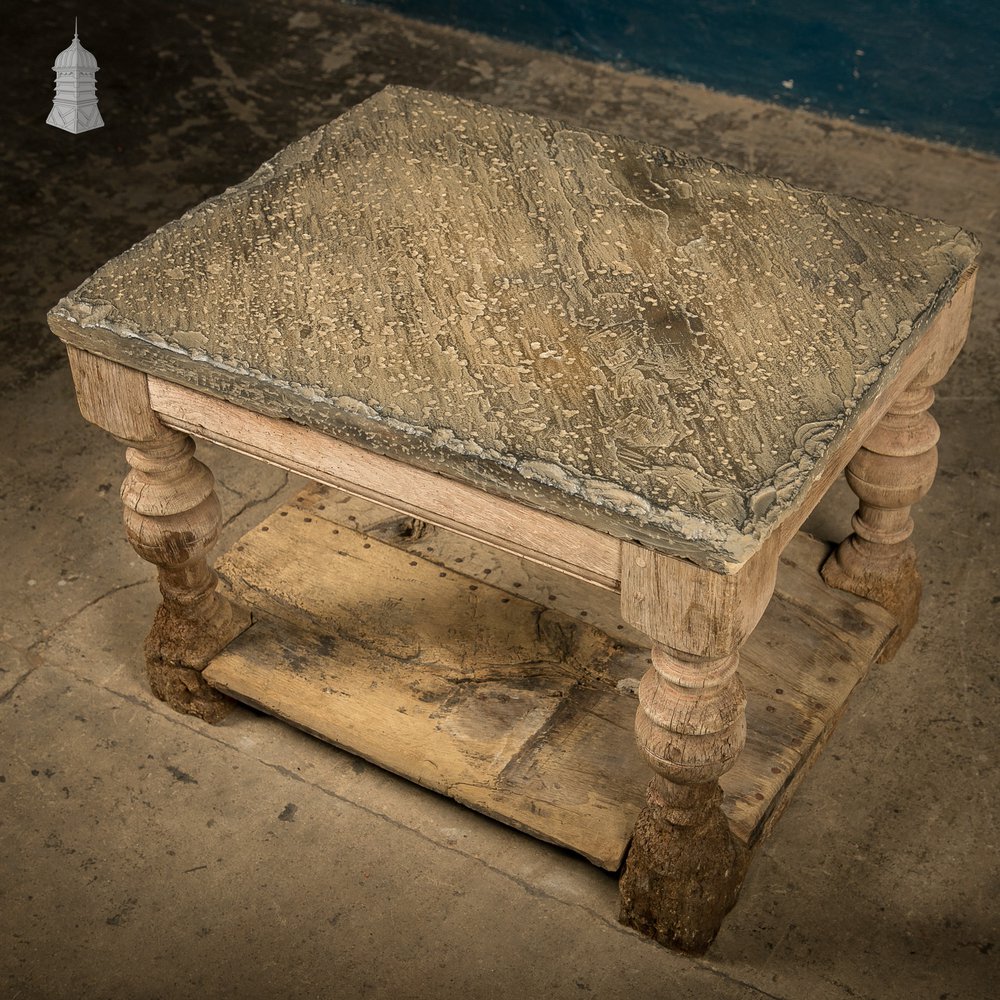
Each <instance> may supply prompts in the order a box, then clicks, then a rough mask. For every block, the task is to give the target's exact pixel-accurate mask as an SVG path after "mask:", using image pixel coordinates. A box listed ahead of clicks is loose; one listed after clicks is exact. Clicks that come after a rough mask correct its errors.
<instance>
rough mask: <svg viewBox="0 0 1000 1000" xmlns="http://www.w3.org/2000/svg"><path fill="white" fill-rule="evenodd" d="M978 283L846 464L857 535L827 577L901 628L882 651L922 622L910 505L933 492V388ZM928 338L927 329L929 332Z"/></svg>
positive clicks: (957, 343) (960, 335) (887, 652)
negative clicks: (882, 611) (925, 360)
mask: <svg viewBox="0 0 1000 1000" xmlns="http://www.w3.org/2000/svg"><path fill="white" fill-rule="evenodd" d="M973 285H974V282H973V281H972V280H969V281H967V282H966V284H965V285H964V286H963V287H962V288H961V289H960V290H959V291H958V292H956V293H955V295H954V297H953V299H952V301H951V302H950V303H949V305H948V306H947V307H946V308H945V310H944V311H943V312H942V314H941V315H940V317H939V320H938V325H937V328H936V329H935V330H934V331H932V332H933V333H934V334H936V335H937V342H936V343H935V345H934V352H933V354H932V357H931V359H930V361H929V362H928V363H927V365H926V366H925V367H924V368H923V369H922V370H921V371H920V373H919V374H918V375H917V377H916V378H915V379H914V380H913V381H912V382H911V383H910V384H909V385H908V386H907V387H906V389H905V390H904V391H903V392H902V393H901V394H900V395H899V397H898V398H897V399H896V401H895V402H894V403H893V405H892V407H891V408H890V409H889V411H888V413H886V415H885V416H884V417H883V418H882V420H881V422H880V423H879V424H877V425H876V427H875V429H874V430H873V431H872V432H871V434H869V436H868V438H867V440H866V441H865V443H864V445H863V446H862V448H861V449H860V450H859V451H858V453H857V455H855V456H854V458H853V459H852V460H851V462H850V463H849V464H848V466H847V481H848V483H849V484H850V486H851V489H852V490H853V491H854V493H855V494H856V495H857V497H858V499H859V501H860V503H859V506H858V510H857V513H856V514H855V515H854V518H853V520H852V522H851V527H852V528H853V529H854V531H853V533H852V534H851V535H849V536H848V537H847V538H845V539H844V541H843V542H841V543H840V545H839V546H838V547H837V548H836V550H835V551H834V552H833V553H832V554H831V555H830V557H829V558H828V559H827V561H826V562H825V563H824V565H823V570H822V572H823V579H824V580H825V581H826V582H827V583H828V584H829V585H830V586H831V587H837V588H838V589H840V590H847V591H850V592H851V593H853V594H858V595H860V596H861V597H866V598H868V599H869V600H871V601H874V602H875V603H876V604H881V605H882V607H884V608H886V609H887V610H888V611H889V612H891V614H892V615H893V616H894V617H895V619H896V622H897V626H898V627H897V629H896V631H895V632H894V633H893V634H892V636H891V637H890V639H889V641H888V643H886V646H885V648H884V649H883V650H882V653H881V654H880V656H879V662H882V663H884V662H885V661H886V660H889V659H891V658H892V657H893V656H894V655H895V654H896V652H897V650H898V649H899V647H900V645H901V644H902V643H903V641H904V640H905V639H906V637H907V635H909V633H910V631H911V629H912V628H913V626H914V625H915V624H916V622H917V614H918V611H919V609H920V592H921V589H922V584H921V580H920V573H919V572H918V571H917V552H916V548H915V547H914V545H913V542H912V541H911V539H910V535H911V534H912V532H913V519H912V518H911V517H910V508H911V507H912V506H913V504H915V503H916V502H917V501H918V500H919V499H920V498H921V497H922V496H924V494H925V493H926V492H927V491H928V490H929V489H930V487H931V485H932V484H933V482H934V476H935V473H936V472H937V441H938V438H939V436H940V431H939V429H938V425H937V421H936V420H935V419H934V417H933V416H931V414H930V412H929V410H930V406H931V404H932V403H933V402H934V389H933V386H934V385H935V384H937V382H939V381H940V380H941V379H942V378H943V377H944V376H945V374H946V373H947V371H948V368H949V367H950V366H951V363H952V361H953V360H954V359H955V357H956V355H957V354H958V352H959V350H960V349H961V346H962V343H963V342H964V340H965V334H966V330H967V329H968V323H969V313H970V310H971V304H972V288H973ZM929 335H930V334H929Z"/></svg>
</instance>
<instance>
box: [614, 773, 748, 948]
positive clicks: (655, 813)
mask: <svg viewBox="0 0 1000 1000" xmlns="http://www.w3.org/2000/svg"><path fill="white" fill-rule="evenodd" d="M668 785H669V783H667V782H665V781H663V780H662V779H654V781H653V782H652V783H651V785H650V788H649V792H648V793H647V804H646V807H645V809H644V810H643V811H642V813H641V814H640V816H639V820H638V822H637V823H636V827H635V832H634V834H633V836H632V846H631V848H630V850H629V855H628V861H627V862H626V866H625V873H624V875H623V876H622V879H621V882H620V885H619V891H620V894H621V911H620V914H619V919H620V920H621V922H622V923H623V924H626V925H627V926H629V927H632V928H634V929H635V930H637V931H639V932H640V933H641V934H645V935H646V936H647V937H651V938H654V939H655V940H656V941H658V942H659V943H660V944H663V945H667V946H669V947H671V948H677V949H680V950H681V951H686V952H691V953H695V954H698V953H701V952H703V951H705V949H707V948H708V946H709V945H710V944H711V943H712V941H713V940H714V939H715V936H716V934H717V933H718V932H719V927H720V925H721V924H722V920H723V918H724V917H725V915H726V914H727V913H728V912H729V911H730V910H731V909H732V908H733V906H734V904H735V903H736V899H737V896H738V895H739V890H740V885H741V884H742V882H743V876H744V875H745V874H746V869H747V865H748V863H749V860H750V853H749V851H748V850H747V848H746V846H745V845H744V844H742V843H740V842H739V841H738V840H737V839H736V838H735V837H734V836H733V834H732V832H731V831H730V829H729V823H728V821H727V820H726V817H725V815H724V814H723V812H722V809H721V807H720V804H721V801H722V792H721V789H719V787H718V785H699V786H691V787H684V786H674V794H675V795H676V794H677V793H678V792H679V793H680V794H681V796H682V797H683V798H684V799H686V800H687V802H686V803H685V807H684V808H683V809H678V808H677V806H675V805H672V804H671V803H670V802H669V801H666V800H665V799H664V796H663V791H664V788H665V786H668ZM694 796H700V797H701V798H702V802H701V803H699V806H700V807H699V808H693V809H692V806H691V804H690V802H691V800H692V798H693V797H694Z"/></svg>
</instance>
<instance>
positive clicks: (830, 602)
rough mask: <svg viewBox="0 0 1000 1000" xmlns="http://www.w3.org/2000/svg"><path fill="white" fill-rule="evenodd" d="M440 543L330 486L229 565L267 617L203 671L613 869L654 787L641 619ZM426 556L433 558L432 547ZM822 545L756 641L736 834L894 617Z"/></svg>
mask: <svg viewBox="0 0 1000 1000" xmlns="http://www.w3.org/2000/svg"><path fill="white" fill-rule="evenodd" d="M264 529H266V530H264ZM356 529H363V532H364V533H362V532H361V530H356ZM335 531H336V534H335V533H334V532H335ZM446 538H447V533H445V532H442V531H440V530H438V529H434V528H429V529H426V531H424V530H422V529H421V528H420V526H419V525H416V526H415V525H414V524H413V522H412V521H411V520H410V519H408V518H405V517H400V516H398V515H395V514H394V513H393V512H391V511H388V510H386V509H385V508H382V507H378V506H377V505H374V504H371V503H370V502H368V501H364V500H359V499H357V498H354V497H350V496H347V495H345V494H342V493H338V492H337V491H335V490H327V489H322V488H316V489H312V490H309V491H307V492H306V493H304V494H302V495H300V497H299V498H297V500H296V501H295V502H293V503H291V504H288V505H286V506H284V507H282V508H281V509H280V510H278V511H276V512H275V513H274V514H272V515H271V516H270V517H269V518H268V519H267V520H266V521H265V522H263V524H261V525H260V526H259V527H258V528H255V529H254V530H253V531H251V532H248V533H247V535H245V536H244V538H243V539H242V540H241V541H240V542H239V543H238V544H237V546H235V547H234V548H233V549H232V550H230V552H229V553H227V554H226V555H225V557H223V559H222V560H221V561H220V566H219V569H220V572H221V574H222V575H223V577H224V578H225V579H226V581H227V583H228V585H229V586H230V587H231V588H233V589H234V590H235V592H236V593H237V594H238V595H239V596H240V597H241V598H242V599H243V600H245V601H247V602H248V603H250V604H251V605H252V606H253V607H254V609H255V612H256V614H257V616H258V618H259V621H258V623H257V624H255V625H254V626H252V627H251V629H250V630H249V631H248V632H247V633H245V635H244V636H243V637H241V638H240V639H238V640H236V641H235V642H234V643H232V644H231V645H230V646H229V647H228V648H227V649H226V650H225V651H224V652H223V653H222V654H221V655H220V656H219V657H217V658H216V659H215V660H214V661H213V663H212V664H211V665H210V666H209V668H208V673H207V676H208V677H209V678H210V679H211V682H212V683H213V684H217V685H218V686H220V687H221V688H222V689H224V690H226V691H229V692H231V693H233V694H234V695H236V696H237V697H240V698H242V699H243V700H246V701H249V702H251V703H253V704H256V705H258V706H259V707H262V708H264V709H265V710H266V711H269V712H271V713H273V714H276V715H278V716H280V717H282V718H285V719H286V720H288V721H290V722H292V723H293V724H295V725H297V726H300V727H301V728H304V729H306V730H308V731H310V732H312V733H314V734H316V735H318V736H320V737H321V738H323V739H326V740H328V741H330V742H333V743H336V744H338V745H340V746H344V747H347V748H348V749H351V750H352V751H354V752H357V753H359V754H361V755H363V756H365V757H367V758H368V759H370V760H373V761H375V762H376V763H378V764H380V765H381V766H383V767H386V768H388V769H390V770H394V771H396V772H397V773H400V774H403V775H405V776H407V777H409V778H411V779H413V780H416V781H419V782H420V783H422V784H425V785H427V786H428V787H431V788H434V789H435V790H437V791H441V792H444V793H445V794H449V795H452V796H453V797H455V798H456V799H458V801H461V802H464V803H466V804H468V805H470V806H472V807H473V808H476V809H478V810H480V811H482V812H484V813H486V814H488V815H491V816H494V817H496V818H498V819H501V820H503V821H504V822H507V823H510V824H511V825H514V826H516V827H518V828H520V829H524V830H526V831H528V832H530V833H532V834H534V835H535V836H538V837H541V838H542V839H545V840H549V841H552V842H554V843H558V844H561V845H563V846H566V847H569V848H570V849H572V850H574V851H577V852H578V853H581V854H583V855H584V856H586V857H588V858H590V859H591V860H592V861H594V863H596V864H598V865H600V866H602V867H606V868H609V869H612V870H614V869H617V867H618V866H619V864H620V863H621V859H622V857H623V856H624V852H625V850H626V849H627V847H628V843H629V839H630V837H631V832H632V827H633V826H634V824H635V820H636V817H637V816H638V814H639V811H640V809H641V806H642V804H643V792H644V788H645V785H646V783H647V781H648V779H649V770H648V768H647V767H646V765H645V763H644V762H643V760H642V758H641V757H640V755H639V753H638V751H637V749H636V746H635V737H634V733H633V718H634V715H635V710H636V707H637V702H636V696H635V691H636V688H637V685H638V679H639V678H640V677H641V676H642V674H643V672H644V671H645V670H646V668H647V666H648V657H649V651H648V649H644V648H641V647H637V646H635V645H633V644H631V643H629V642H628V641H627V638H626V639H625V641H623V636H624V637H627V636H628V635H630V634H632V633H629V632H627V631H626V627H625V626H624V623H623V622H622V621H621V619H620V618H619V617H617V614H616V611H615V604H616V597H615V595H613V594H611V593H608V592H606V591H601V590H597V589H594V588H585V587H579V588H578V589H571V590H569V591H567V590H565V589H563V588H564V586H565V585H567V584H568V585H569V586H570V588H574V587H575V584H573V581H566V580H565V579H563V580H562V581H560V579H559V576H558V574H557V573H555V572H554V571H551V570H546V569H545V568H544V567H537V566H529V567H527V568H529V569H530V570H531V571H532V572H533V573H534V574H535V576H534V577H533V578H532V579H533V580H534V582H533V583H531V584H529V580H528V578H527V577H526V576H525V574H524V569H525V566H524V564H523V562H522V560H520V559H519V558H518V557H516V556H514V555H512V554H510V553H507V552H504V551H502V550H499V549H489V548H487V547H485V546H483V545H482V544H481V543H476V542H473V541H471V540H468V539H463V538H457V537H456V538H452V539H450V540H451V541H452V542H453V547H452V546H447V545H444V544H442V542H443V541H444V540H445V539H446ZM366 545H367V546H369V547H368V548H366V547H365V546H366ZM428 548H429V549H432V550H433V551H431V552H427V553H426V555H427V556H428V558H423V557H422V556H421V555H418V554H417V553H418V552H424V551H425V550H426V549H428ZM827 552H828V549H827V547H826V546H824V545H822V544H821V543H819V542H816V541H815V540H813V539H809V538H807V537H806V536H802V535H800V536H797V537H796V538H795V539H793V541H792V543H791V545H790V546H789V547H788V549H787V550H786V553H785V555H784V557H783V560H782V563H781V565H780V567H779V574H778V583H777V586H776V594H775V599H774V600H773V601H772V603H771V605H770V607H769V608H768V611H767V613H766V614H765V615H764V617H763V619H762V621H761V622H760V624H759V625H758V626H757V628H756V630H755V631H754V633H753V635H751V637H750V639H749V640H748V641H747V643H746V645H745V646H744V649H743V656H742V663H741V673H742V676H743V678H744V683H745V685H746V688H747V699H748V702H747V719H748V733H747V742H746V747H745V749H744V751H743V753H742V754H741V755H740V756H739V757H738V758H737V760H736V762H735V764H734V766H733V768H732V770H730V771H729V772H728V773H727V774H725V775H723V777H722V779H721V784H722V786H723V790H724V793H725V799H724V809H725V811H726V814H727V816H728V817H729V821H730V825H731V827H732V829H733V832H734V834H735V835H736V836H737V837H738V838H739V839H740V840H741V841H742V842H743V843H745V844H747V845H748V846H753V845H754V844H755V843H756V842H757V841H758V840H759V838H760V837H761V836H763V835H764V833H765V832H766V830H767V829H769V827H770V825H771V824H772V823H773V821H774V819H775V818H776V817H777V815H778V813H779V812H780V810H781V808H783V804H784V802H785V800H786V797H787V795H788V794H789V790H790V789H791V788H792V787H793V786H794V784H795V782H796V781H797V780H799V778H800V777H801V774H802V773H804V770H805V768H806V767H807V766H808V763H809V762H810V761H811V759H812V755H813V754H814V753H815V752H816V751H817V749H818V747H819V746H821V745H822V743H823V742H824V741H825V739H826V738H827V737H828V735H829V733H830V731H832V728H833V724H834V723H835V721H836V719H837V717H838V716H839V714H840V712H841V711H842V708H843V704H844V701H845V700H846V698H847V696H848V694H849V693H850V691H851V690H852V689H853V687H854V686H855V684H856V683H857V682H858V680H859V679H860V678H861V677H862V676H863V675H864V673H865V672H866V670H867V668H868V665H869V663H870V662H871V661H872V660H873V659H874V658H875V656H876V655H877V654H878V651H879V649H880V647H881V645H882V643H884V641H885V639H886V637H887V635H888V634H889V633H890V632H891V630H892V622H891V619H890V617H889V615H888V614H887V613H885V612H884V611H882V609H880V608H878V607H876V606H875V605H872V604H870V603H868V602H866V601H863V600H861V599H859V598H857V597H855V596H854V595H851V594H846V593H842V592H840V591H836V590H832V589H830V588H829V587H826V586H825V585H824V584H823V583H822V581H821V580H820V579H819V566H820V563H821V562H822V560H823V558H825V556H826V554H827ZM340 553H345V554H340ZM432 559H434V560H437V561H436V562H432V561H431V560H432ZM442 573H443V574H444V575H443V576H442V575H441V574H442ZM547 573H548V574H550V578H549V579H547V580H546V579H544V576H545V575H546V574H547ZM497 584H499V586H496V585H497ZM561 584H562V586H561ZM471 586H476V587H477V589H476V590H474V591H472V590H469V589H468V588H469V587H471ZM529 586H531V587H533V588H534V589H533V590H532V591H531V592H532V593H534V594H538V595H541V594H542V592H543V591H546V594H545V602H546V603H547V604H548V607H547V608H543V607H540V606H539V605H537V604H535V603H534V602H533V601H527V600H525V599H524V597H525V593H524V591H526V590H528V589H529ZM553 595H555V596H556V597H557V601H556V602H555V603H556V604H557V605H558V610H557V609H556V608H554V607H553V606H552V602H549V601H548V597H549V596H553ZM504 598H507V599H508V600H507V602H506V603H504ZM473 612H474V613H473ZM581 613H585V614H586V616H587V617H586V618H581ZM587 621H590V622H600V623H601V624H602V628H601V629H597V628H593V627H591V626H590V625H588V624H586V622H587ZM618 626H622V628H621V629H619V627H618ZM605 633H607V634H605ZM373 684H374V685H375V686H374V687H373V686H372V685H373Z"/></svg>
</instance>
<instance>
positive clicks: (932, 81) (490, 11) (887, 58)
mask: <svg viewBox="0 0 1000 1000" xmlns="http://www.w3.org/2000/svg"><path fill="white" fill-rule="evenodd" d="M381 5H382V6H387V7H391V8H392V9H394V10H397V11H399V12H400V13H402V14H407V15H409V16H411V17H418V18H424V19H426V20H431V21H437V22H439V23H444V24H450V25H454V26H457V27H463V28H469V29H471V30H473V31H481V32H485V33H487V34H491V35H495V36H498V37H501V38H507V39H511V40H514V41H519V42H525V43H527V44H529V45H534V46H538V47H541V48H549V49H555V50H557V51H560V52H566V53H569V54H572V55H576V56H582V57H584V58H588V59H598V60H603V61H608V62H613V63H616V64H618V65H620V66H624V67H629V68H636V69H643V70H646V71H648V72H652V73H657V74H660V75H664V76H671V77H681V78H683V79H686V80H694V81H697V82H699V83H704V84H706V85H708V86H710V87H714V88H716V89H718V90H724V91H729V92H730V93H734V94H746V95H748V96H750V97H757V98H761V99H763V100H769V101H778V102H780V103H781V104H786V105H795V106H806V107H811V108H815V109H818V110H821V111H826V112H829V113H831V114H834V115H838V116H842V117H853V118H854V119H855V120H857V121H859V122H866V123H869V124H872V125H885V126H888V127H890V128H893V129H896V130H898V131H901V132H909V133H911V134H913V135H921V136H925V137H926V138H930V139H943V140H945V141H947V142H953V143H957V144H958V145H962V146H972V147H975V148H978V149H982V150H986V151H989V152H993V153H1000V0H936V2H935V0H857V2H855V0H845V2H843V3H840V4H837V3H830V2H822V3H821V2H820V0H756V2H754V0H743V2H738V0H702V2H700V3H699V2H694V0H687V2H685V0H659V2H657V0H619V2H617V3H616V2H614V0H576V2H574V0H539V2H537V3H527V2H518V0H381Z"/></svg>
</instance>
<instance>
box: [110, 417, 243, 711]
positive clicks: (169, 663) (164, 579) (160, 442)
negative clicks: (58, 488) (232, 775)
mask: <svg viewBox="0 0 1000 1000" xmlns="http://www.w3.org/2000/svg"><path fill="white" fill-rule="evenodd" d="M194 450H195V446H194V441H192V440H191V438H189V437H188V436H187V435H186V434H181V433H179V432H178V431H173V430H170V429H168V428H166V427H164V428H162V430H161V432H160V433H159V434H158V435H157V437H155V438H154V439H153V440H151V441H144V442H142V443H141V444H138V443H132V445H131V447H129V449H128V450H127V452H126V457H127V458H128V462H129V465H131V467H132V470H131V472H129V474H128V475H127V476H126V477H125V481H124V482H123V483H122V491H121V495H122V502H123V503H124V505H125V507H124V516H125V531H126V533H127V534H128V539H129V541H130V542H131V543H132V547H133V548H134V549H135V550H136V552H138V553H139V555H140V556H142V558H143V559H145V560H146V561H147V562H151V563H153V564H154V565H155V566H156V567H157V568H158V569H159V577H160V593H161V594H162V595H163V602H162V603H161V604H160V606H159V608H157V611H156V616H155V618H154V619H153V627H152V629H151V630H150V632H149V635H148V636H147V637H146V644H145V652H146V669H147V671H148V674H149V683H150V687H151V688H152V689H153V693H154V694H155V695H156V696H157V697H158V698H160V699H162V700H163V701H165V702H167V703H168V704H169V705H170V706H171V707H173V708H176V709H178V710H179V711H182V712H187V713H188V714H190V715H197V716H200V717H201V718H203V719H207V720H208V721H210V722H216V721H218V720H219V719H221V718H222V717H223V716H224V715H225V714H226V712H227V711H228V710H229V708H230V707H231V704H232V703H231V702H230V700H229V699H228V698H227V697H226V696H225V695H222V694H220V693H219V692H218V691H216V690H214V689H213V688H211V687H209V686H208V684H207V683H206V682H205V680H204V679H203V678H202V676H201V671H202V670H204V669H205V667H206V666H208V663H209V661H210V660H211V659H212V657H213V656H215V654H216V653H218V652H219V650H221V649H222V648H223V647H224V646H225V645H226V644H227V643H228V642H230V640H232V639H233V638H235V637H236V636H237V635H239V634H240V632H242V631H243V630H244V629H245V628H246V627H247V626H248V625H249V624H250V618H249V613H248V612H247V611H246V610H245V609H242V608H240V607H238V606H237V605H235V604H233V603H232V602H231V601H229V600H227V599H226V598H224V597H223V596H222V595H221V594H220V593H219V591H218V576H217V575H216V573H215V570H213V569H211V568H210V567H209V565H208V562H207V560H206V558H205V556H206V553H207V552H208V551H209V550H210V549H211V548H212V546H213V545H214V544H215V541H216V539H217V538H218V535H219V528H220V526H221V524H222V517H221V509H220V507H219V499H218V497H217V496H216V494H215V489H214V485H215V483H214V479H213V477H212V473H211V472H210V471H209V470H208V468H207V467H206V466H204V465H203V464H202V463H201V462H199V461H198V460H197V459H195V457H194Z"/></svg>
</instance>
